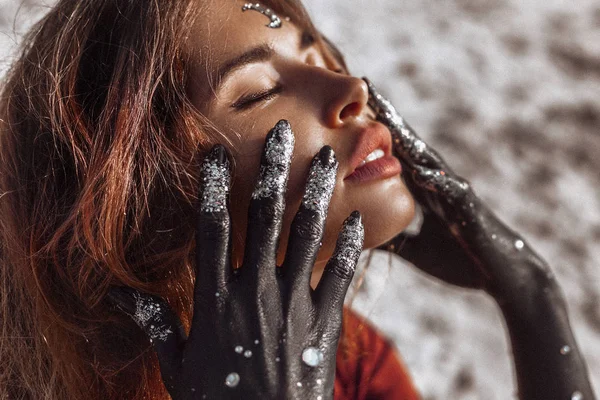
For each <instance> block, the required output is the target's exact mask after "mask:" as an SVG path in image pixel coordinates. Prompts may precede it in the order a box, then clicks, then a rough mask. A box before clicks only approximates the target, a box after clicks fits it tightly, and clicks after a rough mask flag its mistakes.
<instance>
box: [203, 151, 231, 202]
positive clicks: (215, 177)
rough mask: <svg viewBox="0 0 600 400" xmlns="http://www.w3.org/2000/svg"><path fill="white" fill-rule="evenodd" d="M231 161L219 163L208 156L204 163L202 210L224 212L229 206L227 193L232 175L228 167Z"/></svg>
mask: <svg viewBox="0 0 600 400" xmlns="http://www.w3.org/2000/svg"><path fill="white" fill-rule="evenodd" d="M228 164H229V161H227V160H226V161H225V163H224V164H222V163H219V162H218V160H215V159H213V158H211V157H207V158H206V159H205V160H204V163H203V164H202V185H203V188H202V199H201V200H200V211H201V212H223V211H225V210H226V208H227V195H228V194H229V186H230V180H231V177H230V175H229V168H228Z"/></svg>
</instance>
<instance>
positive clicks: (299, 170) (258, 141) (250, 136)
mask: <svg viewBox="0 0 600 400" xmlns="http://www.w3.org/2000/svg"><path fill="white" fill-rule="evenodd" d="M244 3H245V2H243V1H237V0H225V1H224V0H213V1H211V2H203V6H202V7H206V10H204V11H203V12H202V14H201V15H202V17H201V18H200V19H199V20H198V22H197V24H196V26H195V27H194V29H193V31H192V35H191V36H190V38H189V46H190V49H191V51H192V54H193V56H194V58H195V60H194V61H195V66H194V72H193V73H194V75H193V79H192V84H191V86H190V93H191V96H192V99H193V102H194V104H195V106H196V107H197V108H198V109H199V110H200V111H201V112H202V113H203V114H204V115H205V116H206V117H207V118H208V119H209V120H210V121H211V122H212V123H213V124H214V125H215V127H216V128H218V129H219V130H220V131H221V132H223V133H224V134H225V135H227V136H228V137H229V138H230V139H231V140H232V142H233V143H234V145H233V148H230V150H231V152H232V154H233V156H234V157H235V160H236V169H235V175H234V177H233V187H232V192H231V199H232V202H231V213H232V214H231V215H232V224H233V230H234V250H233V253H234V259H236V260H241V257H242V255H243V243H244V239H245V234H246V228H247V227H246V222H247V209H248V204H249V201H250V197H251V193H252V190H253V188H254V184H255V182H256V177H257V175H258V171H259V163H260V158H261V152H262V148H263V145H264V140H265V136H266V135H267V133H268V132H269V130H270V129H271V128H272V127H273V126H274V125H275V124H276V123H277V121H279V120H280V119H287V120H288V121H289V122H290V124H291V126H292V130H293V131H294V134H295V139H296V143H295V148H294V156H293V159H292V165H291V172H290V177H289V181H288V190H287V195H286V201H287V203H286V204H287V207H286V211H285V216H284V221H283V227H282V234H281V242H280V247H279V254H278V262H279V263H281V262H282V261H283V256H284V254H285V248H286V244H287V238H288V235H289V228H290V225H291V221H292V219H293V217H294V215H295V213H296V211H297V210H298V207H299V205H300V201H301V199H302V195H303V193H304V183H305V179H306V177H307V173H308V169H309V165H310V162H311V160H312V158H313V156H314V155H315V154H317V153H318V151H319V149H320V148H321V147H322V146H324V145H330V146H331V147H332V148H333V149H334V151H335V154H336V156H337V159H338V161H339V170H338V176H337V183H336V187H335V189H334V192H333V197H332V199H331V203H330V206H329V212H328V218H327V224H326V228H325V234H324V238H323V246H322V248H321V250H320V252H319V255H318V260H317V264H316V272H317V273H318V272H319V269H320V268H321V267H322V266H324V262H325V261H326V260H327V259H328V258H329V257H330V256H331V254H332V253H333V249H334V247H335V241H336V238H337V235H338V232H339V230H340V228H341V226H342V223H343V221H344V219H345V218H346V217H348V215H350V213H351V212H352V211H353V210H359V211H360V212H361V214H362V217H363V223H364V227H365V248H371V247H376V246H377V245H380V244H382V243H384V242H386V241H387V240H389V239H390V238H392V237H393V236H395V235H396V234H398V233H399V232H401V231H402V230H403V229H404V228H406V226H407V225H408V224H409V222H410V221H411V219H412V217H413V213H414V203H413V199H412V197H411V196H410V194H409V192H408V190H407V188H406V187H405V185H404V183H403V182H402V180H401V178H400V176H399V174H398V173H394V174H392V175H393V176H390V177H385V175H384V176H380V177H378V178H376V179H370V180H362V181H357V180H355V179H353V178H350V179H346V178H347V177H348V176H349V175H350V174H351V173H352V172H353V171H354V169H355V167H354V166H355V164H356V163H357V162H356V158H357V154H356V149H357V146H358V145H359V143H363V142H369V141H372V142H374V143H376V144H375V145H372V146H371V147H373V146H375V147H380V148H382V149H383V150H385V152H386V153H387V155H389V154H391V150H390V146H391V141H390V138H389V131H388V130H387V129H386V128H385V127H383V125H381V124H380V123H378V122H375V115H374V112H373V111H372V110H371V109H370V108H369V107H368V106H367V100H368V91H367V87H366V84H365V83H364V82H363V81H362V80H361V79H359V78H356V77H352V76H349V75H347V74H346V73H345V72H344V71H343V70H342V66H341V65H339V63H338V62H337V61H336V60H335V58H334V57H333V55H332V53H331V51H330V50H329V49H328V48H327V47H326V46H324V45H322V44H320V43H318V42H314V41H313V40H312V39H311V38H312V37H311V36H310V34H308V33H305V32H303V31H302V30H301V29H300V28H298V27H297V26H295V25H294V21H293V18H292V19H291V21H286V20H285V19H284V17H285V16H283V15H280V17H281V19H282V22H283V24H282V27H281V28H278V29H272V28H268V27H266V26H265V25H266V24H267V23H268V22H269V19H268V18H267V17H266V16H264V15H262V14H261V13H259V12H257V11H254V10H249V11H245V12H242V6H243V5H244ZM248 52H250V53H248ZM232 61H237V62H238V63H237V64H236V63H235V62H233V63H232ZM239 62H241V63H239ZM209 77H213V78H214V79H211V78H209ZM211 81H212V83H211ZM269 93H271V94H269ZM382 138H383V139H382ZM380 140H383V142H381V143H380ZM362 158H364V157H361V159H362ZM396 172H397V171H396Z"/></svg>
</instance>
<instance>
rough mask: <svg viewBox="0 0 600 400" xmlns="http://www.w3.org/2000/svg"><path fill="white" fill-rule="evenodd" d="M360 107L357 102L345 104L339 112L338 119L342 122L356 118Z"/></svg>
mask: <svg viewBox="0 0 600 400" xmlns="http://www.w3.org/2000/svg"><path fill="white" fill-rule="evenodd" d="M360 109H361V105H360V104H359V103H358V102H356V101H355V102H353V103H350V104H347V105H346V106H345V107H344V108H343V109H342V111H341V112H340V119H341V120H342V121H343V120H345V119H346V118H348V117H351V116H356V115H358V114H359V113H360Z"/></svg>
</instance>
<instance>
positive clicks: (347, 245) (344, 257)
mask: <svg viewBox="0 0 600 400" xmlns="http://www.w3.org/2000/svg"><path fill="white" fill-rule="evenodd" d="M364 236H365V229H364V226H363V224H362V223H361V221H360V219H359V218H356V217H354V216H350V217H348V219H347V220H346V221H345V222H344V227H343V228H342V232H341V233H340V237H339V238H338V242H337V244H336V246H335V251H334V253H333V256H332V258H334V259H336V260H337V261H338V265H340V266H342V267H345V268H347V269H348V271H349V272H353V271H354V268H355V266H356V261H357V260H358V257H360V253H361V251H362V246H363V240H364Z"/></svg>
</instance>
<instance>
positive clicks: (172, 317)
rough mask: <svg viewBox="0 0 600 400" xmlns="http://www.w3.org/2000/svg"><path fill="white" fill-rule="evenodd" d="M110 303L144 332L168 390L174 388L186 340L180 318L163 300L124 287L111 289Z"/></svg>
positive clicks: (108, 296) (109, 294)
mask: <svg viewBox="0 0 600 400" xmlns="http://www.w3.org/2000/svg"><path fill="white" fill-rule="evenodd" d="M107 299H108V300H109V301H110V302H111V303H112V304H113V305H114V306H116V307H117V308H118V309H119V310H121V311H122V312H124V313H125V314H126V315H128V316H129V317H130V318H131V319H133V321H134V322H135V323H136V324H137V325H138V326H139V327H140V328H141V329H142V330H143V331H144V333H145V334H146V337H147V338H148V339H149V340H150V343H152V345H153V347H154V350H155V351H156V355H157V356H158V361H159V365H160V371H161V375H162V378H163V381H164V383H165V385H166V386H167V388H168V389H170V387H173V385H174V383H175V379H176V377H177V375H178V373H179V365H180V362H181V352H182V349H183V346H184V344H185V340H186V337H185V331H184V329H183V325H182V324H181V321H180V320H179V318H178V317H177V315H176V314H175V313H174V312H173V311H172V310H171V308H170V307H169V306H168V305H167V303H166V302H165V301H164V300H163V299H161V298H160V297H156V296H152V295H149V294H145V293H140V292H139V291H137V290H135V289H132V288H129V287H125V286H119V287H117V286H113V287H111V288H110V289H109V291H108V293H107Z"/></svg>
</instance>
